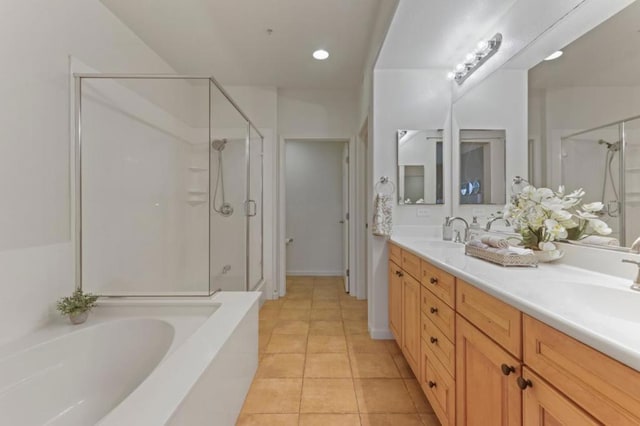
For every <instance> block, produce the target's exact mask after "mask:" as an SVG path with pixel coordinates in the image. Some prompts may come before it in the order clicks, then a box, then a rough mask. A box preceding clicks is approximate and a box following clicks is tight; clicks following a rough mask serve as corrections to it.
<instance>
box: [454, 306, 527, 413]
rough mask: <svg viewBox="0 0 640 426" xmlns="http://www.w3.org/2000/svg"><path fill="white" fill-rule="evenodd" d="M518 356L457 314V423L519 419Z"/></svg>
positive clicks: (520, 395)
mask: <svg viewBox="0 0 640 426" xmlns="http://www.w3.org/2000/svg"><path fill="white" fill-rule="evenodd" d="M520 373H521V366H520V363H519V361H518V360H517V359H515V358H514V357H513V356H512V355H510V354H509V353H508V352H507V351H505V350H504V349H502V348H501V347H500V346H499V345H498V344H497V343H495V342H494V341H492V340H491V339H489V338H488V337H487V336H486V335H484V334H483V333H482V332H481V331H479V330H478V329H477V328H475V327H474V326H473V325H471V324H470V323H469V322H467V321H466V320H465V319H464V318H462V317H461V316H460V315H456V419H457V424H458V425H478V426H486V425H492V426H500V425H502V426H507V425H519V424H520V423H521V421H522V419H521V416H522V391H521V390H520V388H519V387H518V382H517V378H518V377H519V376H520Z"/></svg>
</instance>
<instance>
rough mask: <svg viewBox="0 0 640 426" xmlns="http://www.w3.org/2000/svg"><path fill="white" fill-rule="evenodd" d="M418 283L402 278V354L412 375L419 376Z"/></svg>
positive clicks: (405, 276) (406, 275)
mask: <svg viewBox="0 0 640 426" xmlns="http://www.w3.org/2000/svg"><path fill="white" fill-rule="evenodd" d="M420 328H421V327H420V283H419V282H418V281H417V280H416V279H415V278H413V277H412V276H411V275H409V274H406V273H405V274H404V276H403V277H402V346H401V348H402V353H403V354H404V357H405V358H406V360H407V362H408V363H409V366H410V367H411V369H412V370H413V373H414V374H415V375H416V376H418V375H420Z"/></svg>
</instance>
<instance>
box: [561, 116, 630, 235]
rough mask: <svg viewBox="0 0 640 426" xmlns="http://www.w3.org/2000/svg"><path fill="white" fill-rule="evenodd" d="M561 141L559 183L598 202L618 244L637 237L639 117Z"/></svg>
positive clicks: (580, 132)
mask: <svg viewBox="0 0 640 426" xmlns="http://www.w3.org/2000/svg"><path fill="white" fill-rule="evenodd" d="M561 141H562V182H563V183H564V185H565V186H566V187H567V188H568V189H573V188H583V189H584V190H585V191H586V194H587V195H586V199H585V201H586V202H594V201H601V202H602V203H603V204H604V209H603V210H602V212H601V219H602V220H604V221H605V222H607V224H608V225H609V226H610V227H611V229H612V230H613V232H612V234H611V235H610V236H611V237H614V238H617V239H618V240H619V241H620V245H621V246H628V245H630V244H631V243H633V241H634V240H635V239H636V238H638V236H640V222H639V221H638V220H637V218H638V217H640V117H632V118H629V119H626V120H621V121H618V122H615V123H612V124H607V125H604V126H600V127H596V128H593V129H588V130H583V131H579V132H575V133H572V134H570V135H567V136H564V137H562V138H561Z"/></svg>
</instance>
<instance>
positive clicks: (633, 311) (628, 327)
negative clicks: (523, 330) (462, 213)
mask: <svg viewBox="0 0 640 426" xmlns="http://www.w3.org/2000/svg"><path fill="white" fill-rule="evenodd" d="M391 241H393V242H394V243H395V244H397V245H399V246H401V247H403V248H404V249H406V250H408V251H410V252H412V253H414V254H416V255H418V256H420V257H422V258H424V259H425V260H427V261H429V262H431V263H433V264H434V265H435V266H437V267H439V268H441V269H443V270H445V271H447V272H449V273H451V274H453V275H455V276H456V277H459V278H461V279H463V280H465V281H466V282H468V283H469V284H472V285H474V286H476V287H477V288H479V289H481V290H483V291H485V292H487V293H488V294H491V295H492V296H495V297H496V298H498V299H500V300H502V301H504V302H506V303H508V304H510V305H512V306H514V307H516V308H518V309H519V310H521V311H522V312H524V313H526V314H528V315H530V316H531V317H533V318H536V319H538V320H540V321H542V322H544V323H546V324H548V325H550V326H552V327H554V328H556V329H558V330H560V331H562V332H564V333H566V334H568V335H569V336H572V337H574V338H575V339H577V340H579V341H581V342H583V343H585V344H587V345H589V346H591V347H593V348H595V349H597V350H599V351H601V352H603V353H605V354H607V355H609V356H610V357H612V358H614V359H616V360H618V361H620V362H621V363H623V364H626V365H628V366H629V367H631V368H634V369H636V370H640V292H636V291H633V290H631V289H630V285H631V283H632V282H631V281H630V280H629V279H623V278H618V277H615V276H611V275H605V274H601V273H597V272H592V271H589V270H586V269H581V268H577V267H574V266H568V265H563V264H562V263H561V262H562V261H560V262H559V263H554V264H540V266H539V267H538V268H521V267H518V268H516V267H510V268H505V267H502V266H499V265H495V264H492V263H490V262H486V261H484V260H480V259H477V258H474V257H471V256H467V255H465V254H464V246H463V245H462V244H460V246H459V247H455V248H442V247H433V246H431V247H430V243H433V242H435V241H441V240H439V239H429V238H425V237H415V236H410V235H402V234H401V235H394V236H393V237H392V238H391ZM437 244H438V243H435V244H434V245H436V246H437Z"/></svg>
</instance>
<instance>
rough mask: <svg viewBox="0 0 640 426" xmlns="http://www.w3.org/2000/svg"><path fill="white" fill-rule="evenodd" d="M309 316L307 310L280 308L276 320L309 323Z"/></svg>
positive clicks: (309, 312)
mask: <svg viewBox="0 0 640 426" xmlns="http://www.w3.org/2000/svg"><path fill="white" fill-rule="evenodd" d="M310 315H311V311H310V310H309V309H288V308H282V309H281V310H280V313H279V314H278V319H281V320H301V321H309V318H310Z"/></svg>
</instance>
